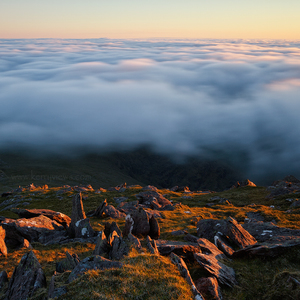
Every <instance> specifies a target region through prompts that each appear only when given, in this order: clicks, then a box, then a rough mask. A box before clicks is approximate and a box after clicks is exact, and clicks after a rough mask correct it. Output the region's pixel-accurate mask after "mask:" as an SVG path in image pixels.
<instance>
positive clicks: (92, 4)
mask: <svg viewBox="0 0 300 300" xmlns="http://www.w3.org/2000/svg"><path fill="white" fill-rule="evenodd" d="M299 12H300V1H299V0H285V1H283V0H264V1H261V0H251V1H249V0H247V1H245V0H226V1H224V0H211V1H207V0H205V1H204V0H152V1H145V0H128V1H124V0H110V1H107V0H88V1H83V0H63V1H62V0H51V1H49V0H47V1H46V0H26V1H24V0H1V1H0V38H154V37H160V38H192V39H195V38H199V39H202V38H218V39H240V38H242V39H256V38H258V39H262V38H263V39H299V34H300V18H299Z"/></svg>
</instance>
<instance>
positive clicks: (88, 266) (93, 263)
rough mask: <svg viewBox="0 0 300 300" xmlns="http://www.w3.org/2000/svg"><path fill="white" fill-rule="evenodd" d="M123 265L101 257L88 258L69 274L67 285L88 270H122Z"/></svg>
mask: <svg viewBox="0 0 300 300" xmlns="http://www.w3.org/2000/svg"><path fill="white" fill-rule="evenodd" d="M122 266H123V264H122V263H120V262H116V261H112V260H109V259H106V258H104V257H101V256H99V255H95V256H89V257H86V258H85V259H84V260H82V261H81V262H80V263H79V264H78V265H77V266H76V267H75V268H74V270H73V271H72V272H71V274H70V276H69V278H68V283H70V282H72V281H73V280H75V279H76V278H77V277H78V276H80V275H82V274H84V273H85V272H86V271H88V270H106V269H115V268H122Z"/></svg>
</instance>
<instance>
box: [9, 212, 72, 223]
mask: <svg viewBox="0 0 300 300" xmlns="http://www.w3.org/2000/svg"><path fill="white" fill-rule="evenodd" d="M11 211H12V212H14V213H15V214H17V215H18V216H19V217H20V218H26V219H29V218H33V217H38V216H39V215H43V216H45V217H47V218H49V219H51V220H54V221H56V222H57V223H59V224H61V225H63V226H64V228H67V227H68V226H69V224H70V223H71V218H70V217H69V216H67V215H65V214H63V213H61V212H57V211H53V210H50V209H22V208H15V209H11Z"/></svg>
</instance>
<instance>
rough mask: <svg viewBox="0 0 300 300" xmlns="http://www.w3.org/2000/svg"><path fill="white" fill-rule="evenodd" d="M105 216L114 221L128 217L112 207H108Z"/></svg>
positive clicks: (105, 209)
mask: <svg viewBox="0 0 300 300" xmlns="http://www.w3.org/2000/svg"><path fill="white" fill-rule="evenodd" d="M103 212H104V214H105V215H106V216H108V217H110V218H113V219H122V218H125V217H126V214H125V213H123V212H120V211H119V210H117V209H115V208H114V206H112V205H107V206H106V207H105V208H104V211H103Z"/></svg>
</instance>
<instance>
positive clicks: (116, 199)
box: [114, 197, 128, 204]
mask: <svg viewBox="0 0 300 300" xmlns="http://www.w3.org/2000/svg"><path fill="white" fill-rule="evenodd" d="M114 200H115V202H116V203H117V204H120V203H121V202H124V201H126V200H128V197H114Z"/></svg>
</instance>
